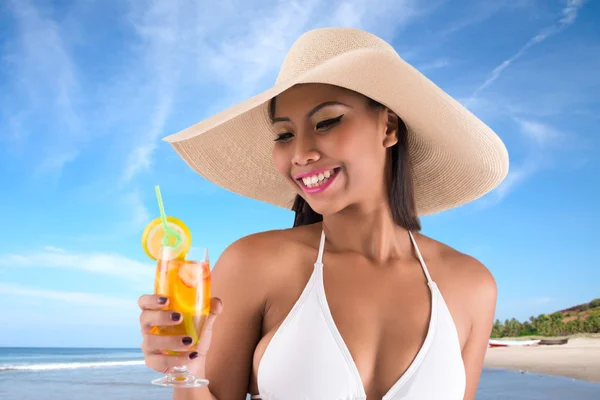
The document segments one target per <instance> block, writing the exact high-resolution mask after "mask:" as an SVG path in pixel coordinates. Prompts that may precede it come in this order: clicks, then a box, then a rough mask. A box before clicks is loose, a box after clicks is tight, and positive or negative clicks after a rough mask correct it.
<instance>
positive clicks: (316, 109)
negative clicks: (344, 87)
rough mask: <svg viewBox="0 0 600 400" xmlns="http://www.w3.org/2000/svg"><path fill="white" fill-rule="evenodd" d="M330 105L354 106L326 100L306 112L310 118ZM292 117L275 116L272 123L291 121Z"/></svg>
mask: <svg viewBox="0 0 600 400" xmlns="http://www.w3.org/2000/svg"><path fill="white" fill-rule="evenodd" d="M329 106H345V107H348V108H352V107H350V106H349V105H347V104H344V103H341V102H339V101H326V102H324V103H321V104H319V105H317V106H315V107H313V108H312V109H311V110H310V111H309V112H308V113H306V117H307V118H310V117H312V116H313V115H314V114H315V113H316V112H317V111H319V110H320V109H322V108H324V107H329ZM289 120H290V119H289V118H288V117H277V118H273V119H272V120H271V122H272V123H275V122H283V121H289Z"/></svg>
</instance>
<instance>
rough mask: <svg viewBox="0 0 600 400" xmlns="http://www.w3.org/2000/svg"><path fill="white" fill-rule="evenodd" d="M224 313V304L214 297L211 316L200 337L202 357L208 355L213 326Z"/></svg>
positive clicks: (199, 349)
mask: <svg viewBox="0 0 600 400" xmlns="http://www.w3.org/2000/svg"><path fill="white" fill-rule="evenodd" d="M221 311H223V303H222V302H221V299H219V298H217V297H213V298H212V299H211V302H210V314H209V315H208V318H207V320H206V324H205V325H204V328H203V329H202V334H201V335H200V341H199V343H198V349H197V351H198V353H199V354H200V355H202V356H205V355H206V354H207V353H208V349H209V347H210V341H211V339H212V331H213V325H214V323H215V320H216V318H217V315H219V314H220V313H221Z"/></svg>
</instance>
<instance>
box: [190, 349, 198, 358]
mask: <svg viewBox="0 0 600 400" xmlns="http://www.w3.org/2000/svg"><path fill="white" fill-rule="evenodd" d="M196 357H198V352H197V351H195V352H193V353H190V360H193V359H194V358H196Z"/></svg>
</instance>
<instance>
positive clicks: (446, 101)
mask: <svg viewBox="0 0 600 400" xmlns="http://www.w3.org/2000/svg"><path fill="white" fill-rule="evenodd" d="M303 83H323V84H330V85H336V86H340V87H342V88H346V89H350V90H353V91H355V92H358V93H362V94H363V95H365V96H367V97H369V98H371V99H373V100H376V101H378V102H379V103H381V104H383V105H385V106H387V107H388V108H389V109H391V110H392V111H394V112H395V113H397V114H398V115H399V116H400V117H401V118H402V120H403V121H404V122H405V123H406V126H407V129H408V143H409V148H410V156H411V161H412V165H413V175H414V193H415V201H416V207H417V212H418V214H419V215H427V214H432V213H436V212H440V211H443V210H447V209H450V208H454V207H457V206H460V205H463V204H465V203H468V202H470V201H472V200H475V199H477V198H479V197H481V196H483V195H484V194H486V193H488V192H489V191H491V190H492V189H494V188H495V187H496V186H498V185H499V184H500V182H502V180H503V179H504V178H505V177H506V175H507V173H508V165H509V161H508V153H507V150H506V147H505V146H504V144H503V143H502V141H501V140H500V138H499V137H498V136H497V135H496V133H494V132H493V131H492V130H491V129H490V128H489V127H488V126H487V125H486V124H484V123H483V122H482V121H481V120H480V119H479V118H477V117H476V116H474V115H473V114H472V113H471V112H470V111H468V110H467V109H466V108H465V107H464V106H462V105H461V104H460V103H459V102H457V101H456V100H454V99H453V98H452V97H450V96H449V95H448V94H446V93H445V92H444V91H443V90H442V89H440V88H439V87H438V86H437V85H435V84H434V83H433V82H432V81H430V80H429V79H428V78H426V77H425V76H424V75H423V74H421V73H420V72H419V71H418V70H416V69H415V68H413V67H412V66H411V65H410V64H408V63H406V62H405V61H404V60H402V59H401V58H400V57H399V56H398V55H397V54H396V53H395V52H390V51H386V50H382V49H374V48H360V49H355V50H350V51H347V52H344V53H341V54H339V55H336V56H334V57H332V58H330V59H328V60H326V61H324V62H322V63H320V64H318V65H316V66H314V67H312V68H309V69H307V70H306V71H304V72H302V73H299V74H297V75H295V76H294V77H292V78H289V79H285V80H283V81H281V82H278V83H276V84H275V85H274V86H273V87H272V88H270V89H268V90H266V91H264V92H262V93H260V94H258V95H256V96H254V97H252V98H250V99H248V100H246V101H243V102H241V103H239V104H237V105H235V106H233V107H230V108H228V109H226V110H225V111H222V112H220V113H218V114H215V115H213V116H212V117H210V118H208V119H205V120H204V121H201V122H199V123H197V124H195V125H193V126H191V127H189V128H187V129H185V130H183V131H181V132H179V133H176V134H173V135H170V136H168V137H166V138H165V139H164V140H165V141H167V142H168V143H170V144H171V145H172V146H173V148H174V149H175V150H176V151H177V153H178V154H179V155H180V156H181V157H182V158H183V160H184V161H185V162H186V163H187V164H188V165H189V166H190V167H191V168H192V169H194V171H196V172H197V173H199V174H200V175H201V176H203V177H204V178H205V179H207V180H209V181H210V182H213V183H214V184H216V185H218V186H220V187H222V188H225V189H227V190H229V191H231V192H234V193H237V194H240V195H242V196H245V197H249V198H252V199H256V200H260V201H263V202H267V203H270V204H273V205H275V206H279V207H284V208H287V209H290V208H291V207H292V204H293V202H294V198H295V196H296V192H295V191H294V189H293V188H292V187H291V185H290V184H289V182H288V181H286V179H285V178H284V177H283V176H281V174H280V173H279V172H278V171H277V170H276V169H275V166H274V164H273V159H272V150H273V145H274V142H273V137H274V136H273V133H272V128H271V122H270V119H269V113H268V101H269V100H270V99H272V98H273V97H275V96H277V95H279V94H280V93H282V92H284V91H285V90H287V89H289V88H291V87H292V86H294V85H297V84H303Z"/></svg>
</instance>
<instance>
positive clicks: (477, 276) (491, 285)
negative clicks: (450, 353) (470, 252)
mask: <svg viewBox="0 0 600 400" xmlns="http://www.w3.org/2000/svg"><path fill="white" fill-rule="evenodd" d="M471 262H473V271H472V278H471V279H472V282H471V287H472V288H473V292H472V296H473V297H472V301H471V302H470V303H471V312H470V314H471V316H472V317H471V321H472V322H471V331H470V333H469V337H468V339H467V342H466V344H465V346H464V348H463V351H462V357H463V362H464V364H465V372H466V378H467V385H466V389H465V396H464V400H473V399H475V394H476V392H477V387H478V385H479V379H480V377H481V371H482V369H483V362H484V359H485V353H486V351H487V346H488V340H489V338H490V333H491V332H492V326H493V324H494V314H495V312H496V298H497V287H496V281H495V280H494V278H493V276H492V274H491V273H490V272H489V271H488V269H487V268H485V267H484V266H483V265H481V264H480V263H479V262H478V261H476V260H474V259H471Z"/></svg>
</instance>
